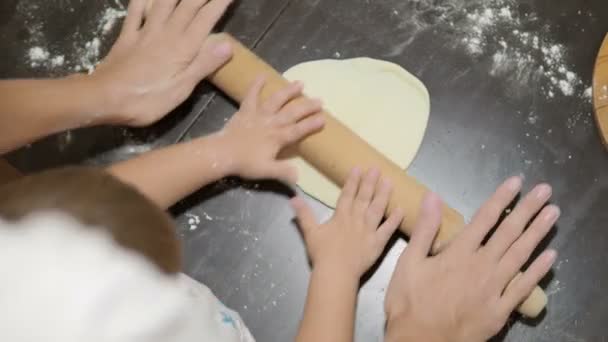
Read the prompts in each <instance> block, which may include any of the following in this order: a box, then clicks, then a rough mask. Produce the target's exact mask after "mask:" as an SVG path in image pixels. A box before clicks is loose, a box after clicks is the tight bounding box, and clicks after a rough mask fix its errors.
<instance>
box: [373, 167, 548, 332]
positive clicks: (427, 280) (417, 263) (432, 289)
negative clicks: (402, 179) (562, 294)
mask: <svg viewBox="0 0 608 342" xmlns="http://www.w3.org/2000/svg"><path fill="white" fill-rule="evenodd" d="M521 186H522V181H521V179H520V178H519V177H514V178H511V179H509V180H508V181H507V182H505V183H504V184H503V185H502V186H500V187H499V188H498V190H497V191H496V193H495V194H494V195H493V196H492V198H490V200H489V201H488V202H486V204H485V205H484V206H483V207H482V208H481V209H480V210H479V212H478V213H477V214H476V215H475V217H474V218H473V220H472V221H471V223H470V224H469V225H468V227H467V228H466V229H465V230H464V231H463V232H462V233H461V234H460V235H459V236H457V237H456V239H455V240H454V241H452V242H451V243H450V245H449V246H448V247H447V248H446V249H445V250H444V251H442V252H441V253H439V254H438V255H437V256H431V257H429V256H428V255H429V251H430V249H431V246H432V244H433V240H434V239H435V236H436V234H437V231H438V229H439V225H440V222H441V213H440V200H439V199H438V198H437V196H436V195H428V196H427V197H426V199H425V200H424V203H423V205H422V211H421V215H420V218H419V221H418V223H417V226H416V229H415V231H414V233H413V234H412V237H411V240H410V244H409V246H408V247H407V248H406V250H405V251H404V253H403V254H402V255H401V257H400V259H399V262H398V264H397V267H396V270H395V273H394V274H393V277H392V280H391V283H390V286H389V288H388V291H387V296H386V302H385V307H386V313H387V320H388V325H387V341H396V340H400V341H401V340H408V339H409V340H420V341H423V340H424V341H431V342H435V341H467V342H470V341H486V340H488V339H489V338H491V337H492V336H494V335H495V334H497V333H498V332H499V331H500V329H502V327H503V326H504V325H505V323H506V321H507V319H508V317H509V315H510V314H511V313H512V312H513V311H514V310H515V309H516V308H517V307H518V306H519V304H520V303H522V302H523V301H524V300H525V299H526V298H527V297H528V295H529V294H530V293H531V292H532V290H533V289H534V287H535V286H536V285H537V284H538V282H539V281H540V280H541V279H542V278H543V277H544V276H545V275H546V274H547V272H548V271H549V270H550V268H551V266H552V265H553V263H554V262H555V259H556V256H557V254H556V252H555V251H553V250H547V251H544V252H543V253H542V254H541V255H540V256H539V257H538V258H537V259H536V260H534V262H533V263H532V264H531V265H530V267H529V268H528V269H527V270H526V271H525V272H524V273H523V274H522V275H520V276H517V277H516V275H517V274H518V272H519V270H520V269H521V268H522V267H523V265H524V263H526V261H527V260H528V259H529V258H530V256H531V254H532V252H533V251H534V249H535V248H536V247H537V246H538V244H539V243H540V242H541V240H542V239H543V238H544V237H545V236H546V235H547V233H548V232H549V231H550V230H551V228H552V227H553V225H554V224H555V222H556V221H557V219H558V217H559V216H560V210H559V208H558V207H556V206H554V205H549V206H546V207H544V206H545V204H546V203H547V201H548V200H549V198H550V197H551V192H552V191H551V187H550V186H549V185H547V184H542V185H539V186H537V187H536V188H534V190H532V192H530V193H529V194H528V195H527V196H525V197H524V198H523V199H522V200H521V201H520V202H519V204H518V205H517V206H516V208H515V209H514V210H513V212H511V213H510V214H509V215H508V216H507V217H506V218H505V219H504V220H503V221H502V223H501V224H500V225H499V226H498V228H497V230H496V231H495V232H494V233H493V234H492V236H491V238H490V239H489V241H488V242H487V243H486V244H485V245H482V241H483V240H484V239H485V238H486V237H487V235H488V234H490V231H491V230H492V228H493V227H495V225H496V224H497V222H498V221H499V218H500V217H501V215H502V214H503V211H504V210H505V208H506V207H507V206H508V205H509V204H510V203H511V202H512V201H513V200H514V199H515V197H516V196H517V194H518V193H519V192H520V190H521ZM543 207H544V208H543ZM539 211H540V213H539ZM537 214H538V215H537ZM530 221H531V223H530ZM529 223H530V225H529V226H528V224H529ZM526 227H528V228H527V229H526ZM514 278H515V279H514Z"/></svg>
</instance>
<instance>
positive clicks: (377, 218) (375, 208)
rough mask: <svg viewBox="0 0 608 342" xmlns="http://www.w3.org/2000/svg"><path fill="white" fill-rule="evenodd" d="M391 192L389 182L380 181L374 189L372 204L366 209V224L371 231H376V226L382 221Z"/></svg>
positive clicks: (391, 188)
mask: <svg viewBox="0 0 608 342" xmlns="http://www.w3.org/2000/svg"><path fill="white" fill-rule="evenodd" d="M392 192H393V185H392V183H391V181H390V180H388V179H382V180H381V181H380V184H379V185H378V186H377V187H376V193H375V194H374V198H373V199H372V203H371V204H370V205H369V208H368V209H367V215H366V218H365V219H366V224H367V225H368V226H369V227H370V228H373V229H378V225H379V224H380V222H381V221H382V218H383V217H384V214H385V213H386V208H387V207H388V202H389V200H390V198H391V193H392Z"/></svg>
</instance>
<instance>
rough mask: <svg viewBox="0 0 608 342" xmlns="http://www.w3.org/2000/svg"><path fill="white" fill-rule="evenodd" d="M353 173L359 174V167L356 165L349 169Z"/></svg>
mask: <svg viewBox="0 0 608 342" xmlns="http://www.w3.org/2000/svg"><path fill="white" fill-rule="evenodd" d="M350 172H351V173H352V174H353V175H359V174H361V168H360V167H358V166H355V167H353V169H352V170H351V171H350Z"/></svg>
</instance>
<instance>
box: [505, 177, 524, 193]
mask: <svg viewBox="0 0 608 342" xmlns="http://www.w3.org/2000/svg"><path fill="white" fill-rule="evenodd" d="M522 182H523V181H522V178H521V177H520V176H515V177H511V178H510V179H509V180H508V181H507V188H509V190H511V191H513V192H515V191H519V190H520V189H521V185H522Z"/></svg>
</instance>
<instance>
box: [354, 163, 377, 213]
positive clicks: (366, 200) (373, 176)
mask: <svg viewBox="0 0 608 342" xmlns="http://www.w3.org/2000/svg"><path fill="white" fill-rule="evenodd" d="M379 178H380V171H379V170H378V169H377V168H371V169H369V170H367V172H366V173H365V176H364V177H363V181H362V182H361V185H360V186H359V192H358V193H357V196H356V197H355V202H354V204H353V213H354V214H355V215H357V217H360V218H361V219H365V213H366V212H367V209H368V208H369V205H370V203H371V201H372V198H373V196H374V192H375V191H376V187H377V185H378V179H379Z"/></svg>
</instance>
